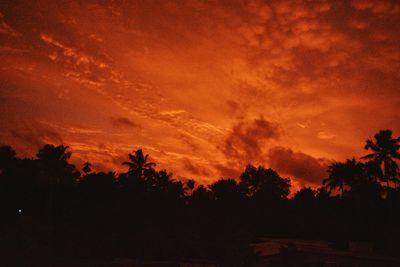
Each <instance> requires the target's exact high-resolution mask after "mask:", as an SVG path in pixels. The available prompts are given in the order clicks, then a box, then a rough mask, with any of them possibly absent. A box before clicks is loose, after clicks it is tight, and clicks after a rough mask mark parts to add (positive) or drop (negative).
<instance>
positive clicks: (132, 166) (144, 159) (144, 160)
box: [122, 149, 156, 177]
mask: <svg viewBox="0 0 400 267" xmlns="http://www.w3.org/2000/svg"><path fill="white" fill-rule="evenodd" d="M128 157H129V159H130V160H131V161H130V162H129V161H125V162H123V163H122V164H123V165H128V166H129V173H130V174H136V175H139V176H140V177H142V176H143V173H144V171H145V170H151V169H153V167H154V166H156V164H155V163H154V162H148V158H149V155H143V151H142V150H141V149H138V150H136V151H134V153H133V154H129V155H128Z"/></svg>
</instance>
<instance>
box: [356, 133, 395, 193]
mask: <svg viewBox="0 0 400 267" xmlns="http://www.w3.org/2000/svg"><path fill="white" fill-rule="evenodd" d="M374 138H375V141H373V140H371V139H368V140H367V141H366V144H365V147H364V148H365V149H366V150H369V149H371V150H372V151H373V153H371V154H368V155H365V156H364V157H362V159H367V160H370V161H372V162H374V163H376V164H377V165H378V166H379V168H380V169H381V170H382V168H383V170H382V174H383V175H382V176H383V177H382V178H383V179H382V181H384V182H386V186H387V189H389V182H390V181H394V182H396V176H397V174H398V170H399V167H398V165H397V163H396V161H395V159H400V153H399V149H400V138H392V131H391V130H380V131H379V133H377V134H376V135H375V136H374Z"/></svg>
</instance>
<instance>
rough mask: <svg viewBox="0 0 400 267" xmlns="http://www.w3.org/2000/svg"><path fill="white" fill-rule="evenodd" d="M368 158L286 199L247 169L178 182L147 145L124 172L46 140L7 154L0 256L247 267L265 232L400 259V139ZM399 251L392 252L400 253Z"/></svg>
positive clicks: (385, 142) (377, 142) (268, 176)
mask: <svg viewBox="0 0 400 267" xmlns="http://www.w3.org/2000/svg"><path fill="white" fill-rule="evenodd" d="M365 149H367V150H368V151H369V152H370V154H368V155H366V156H365V157H362V158H361V159H360V161H358V160H356V159H355V158H353V159H349V160H346V161H345V162H333V163H332V164H331V165H330V166H329V168H328V170H327V177H321V180H323V178H326V179H324V180H323V183H322V184H321V186H320V187H319V188H317V189H312V188H309V187H306V188H302V189H300V190H299V191H297V192H296V193H295V194H293V197H291V198H289V195H290V188H291V181H290V179H287V178H283V177H281V176H280V175H279V174H278V173H277V172H276V171H274V170H272V169H270V168H265V167H263V166H259V167H255V166H253V165H248V166H247V167H246V168H245V170H244V171H243V173H242V174H241V175H240V177H239V179H237V180H235V179H220V180H218V181H216V182H214V183H212V184H210V185H207V186H205V185H197V184H196V182H195V181H193V180H188V181H186V182H182V181H179V180H175V179H173V176H172V174H171V173H169V172H168V171H166V170H157V169H156V164H155V163H153V162H150V160H149V158H148V155H145V154H143V151H142V150H141V149H139V150H136V151H134V152H133V153H132V154H129V155H128V161H127V162H123V164H124V165H127V166H128V168H129V170H128V171H127V172H126V173H120V174H117V173H116V172H93V171H92V170H91V165H90V163H88V162H87V163H85V164H84V166H83V168H82V172H79V171H78V170H77V168H76V167H75V166H74V165H72V164H71V163H69V158H70V156H71V152H70V151H69V149H68V147H66V146H63V145H59V146H54V145H49V144H47V145H45V146H43V147H42V148H41V149H40V150H39V151H38V153H37V155H36V158H34V159H26V158H25V159H21V158H18V157H16V153H15V151H14V150H13V149H12V148H11V147H10V146H2V147H0V208H1V214H2V219H1V221H0V223H1V230H0V235H1V236H2V238H1V239H0V246H1V247H0V253H1V254H2V255H0V256H3V257H7V256H10V255H19V256H18V257H27V258H29V257H30V258H32V257H33V258H35V257H39V258H40V257H41V258H48V257H61V258H62V257H80V258H99V257H100V258H107V259H111V258H115V257H131V258H132V257H134V258H151V259H181V258H191V259H206V260H213V261H217V262H220V263H221V264H222V265H226V266H248V265H249V264H250V263H251V262H252V261H253V260H254V259H255V258H256V254H255V252H254V251H253V250H252V247H251V245H250V244H252V243H254V242H256V241H257V238H259V237H267V236H268V237H285V238H301V239H321V240H330V241H332V244H333V246H337V247H338V248H343V249H345V248H346V244H347V243H346V242H347V241H348V240H365V241H370V242H372V243H373V244H374V248H375V249H376V250H377V251H380V252H382V253H387V254H391V255H397V254H398V249H399V248H398V247H399V246H398V242H399V240H400V228H399V225H400V224H399V223H400V213H399V212H400V189H399V169H398V166H397V162H396V161H397V159H399V158H400V154H399V149H400V139H399V138H393V137H392V132H391V131H390V130H382V131H380V132H379V133H378V134H376V135H375V138H374V140H367V142H366V146H365ZM396 253H397V254H396Z"/></svg>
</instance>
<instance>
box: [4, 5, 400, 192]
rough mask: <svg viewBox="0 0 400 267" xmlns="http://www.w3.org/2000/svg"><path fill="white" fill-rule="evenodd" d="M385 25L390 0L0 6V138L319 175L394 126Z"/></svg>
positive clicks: (164, 160)
mask: <svg viewBox="0 0 400 267" xmlns="http://www.w3.org/2000/svg"><path fill="white" fill-rule="evenodd" d="M105 2H107V3H105ZM399 25H400V2H399V1H380V0H379V1H378V0H355V1H333V0H332V1H306V0H303V1H278V0H276V1H201V0H188V1H82V2H80V3H79V2H78V1H77V2H75V1H2V2H1V3H0V58H1V60H0V68H1V72H0V85H1V89H0V99H1V105H0V127H1V131H0V143H1V144H9V145H12V146H13V147H14V148H15V149H16V151H17V153H18V155H20V156H27V157H32V156H34V155H35V153H36V151H37V149H38V148H39V147H41V146H42V145H43V144H45V143H53V144H65V145H68V146H70V148H71V151H72V153H73V156H72V158H71V161H72V162H73V163H74V164H76V166H77V168H78V169H81V166H82V164H83V162H86V161H89V162H91V163H92V164H93V169H94V170H111V169H116V170H119V171H125V170H126V167H125V166H123V165H121V163H122V162H123V161H126V158H127V154H128V153H130V152H132V151H133V150H136V149H138V148H143V151H144V152H145V153H146V154H150V157H151V159H152V161H154V162H156V163H157V167H158V168H159V169H164V168H166V169H168V170H169V171H172V172H173V173H174V178H178V179H182V180H185V179H188V178H194V179H195V180H196V181H199V183H204V184H207V183H210V182H212V181H215V180H216V179H219V178H221V177H225V178H238V176H239V174H240V172H242V171H243V169H244V167H245V166H246V165H247V164H248V163H253V164H254V165H258V164H261V165H264V166H267V167H271V168H273V169H276V170H277V171H278V172H279V173H280V174H281V175H282V176H284V177H290V178H291V179H292V182H293V185H294V187H297V188H298V187H300V186H303V185H310V186H314V185H317V184H318V185H319V184H321V180H322V179H324V178H326V172H325V170H326V167H327V165H328V164H329V162H331V161H332V160H344V159H346V158H351V157H353V156H355V157H356V158H358V157H360V156H362V155H364V154H365V153H366V151H365V150H363V147H364V144H365V140H366V139H367V138H372V137H373V135H374V134H375V133H376V132H378V131H379V129H392V130H393V132H394V136H398V135H399V133H400V123H399V122H400V116H399V112H398V111H399V106H400V90H399V89H400V73H399V70H400V49H399V45H400V28H399Z"/></svg>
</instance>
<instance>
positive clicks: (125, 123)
mask: <svg viewBox="0 0 400 267" xmlns="http://www.w3.org/2000/svg"><path fill="white" fill-rule="evenodd" d="M110 122H111V124H112V126H114V127H115V128H120V129H126V128H137V127H139V125H138V124H136V123H135V122H134V121H132V120H130V119H128V118H126V117H111V118H110Z"/></svg>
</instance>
